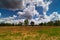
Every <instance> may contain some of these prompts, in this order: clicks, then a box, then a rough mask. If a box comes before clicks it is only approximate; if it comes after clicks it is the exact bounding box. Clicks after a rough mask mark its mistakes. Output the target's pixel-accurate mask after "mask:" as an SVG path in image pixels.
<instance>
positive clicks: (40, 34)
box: [0, 26, 60, 40]
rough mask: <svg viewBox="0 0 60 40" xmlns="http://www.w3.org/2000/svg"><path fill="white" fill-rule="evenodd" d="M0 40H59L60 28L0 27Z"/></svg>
mask: <svg viewBox="0 0 60 40" xmlns="http://www.w3.org/2000/svg"><path fill="white" fill-rule="evenodd" d="M0 40H60V27H57V26H56V27H53V26H9V27H8V26H5V27H3V26H0Z"/></svg>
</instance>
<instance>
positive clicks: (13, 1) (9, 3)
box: [0, 0, 22, 9]
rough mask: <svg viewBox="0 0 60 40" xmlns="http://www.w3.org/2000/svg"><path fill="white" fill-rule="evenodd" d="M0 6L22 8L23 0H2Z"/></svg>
mask: <svg viewBox="0 0 60 40" xmlns="http://www.w3.org/2000/svg"><path fill="white" fill-rule="evenodd" d="M0 8H8V9H20V8H22V0H0Z"/></svg>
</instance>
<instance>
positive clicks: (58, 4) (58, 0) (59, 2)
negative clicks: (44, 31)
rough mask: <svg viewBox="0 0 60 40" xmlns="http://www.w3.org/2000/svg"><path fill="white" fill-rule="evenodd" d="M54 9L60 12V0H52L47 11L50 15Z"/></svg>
mask: <svg viewBox="0 0 60 40" xmlns="http://www.w3.org/2000/svg"><path fill="white" fill-rule="evenodd" d="M54 11H56V12H58V13H60V0H52V3H51V4H50V6H49V11H48V12H47V14H48V15H50V14H51V13H52V12H54Z"/></svg>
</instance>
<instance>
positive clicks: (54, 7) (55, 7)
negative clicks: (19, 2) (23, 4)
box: [0, 0, 60, 19]
mask: <svg viewBox="0 0 60 40" xmlns="http://www.w3.org/2000/svg"><path fill="white" fill-rule="evenodd" d="M51 1H52V3H51V4H50V5H49V9H48V11H47V12H46V14H47V15H48V16H49V15H51V14H52V13H53V12H57V13H58V14H60V0H51ZM14 6H15V5H14ZM35 10H36V11H37V12H38V13H39V15H43V8H42V7H41V6H35ZM18 12H23V10H20V9H18V10H9V9H8V8H7V9H6V8H1V7H0V13H1V16H0V18H8V17H13V15H16V16H17V17H16V18H15V19H20V18H19V16H18V14H17V13H18ZM29 15H30V14H29ZM25 17H28V16H26V15H25ZM35 17H36V16H34V17H33V18H35Z"/></svg>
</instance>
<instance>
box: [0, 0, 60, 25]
mask: <svg viewBox="0 0 60 40" xmlns="http://www.w3.org/2000/svg"><path fill="white" fill-rule="evenodd" d="M25 19H28V20H29V22H31V21H34V22H35V24H39V23H45V22H46V23H47V22H49V21H55V20H60V0H32V1H31V0H29V1H28V0H23V1H22V0H6V1H4V0H0V23H2V22H4V23H19V22H23V21H24V20H25Z"/></svg>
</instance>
